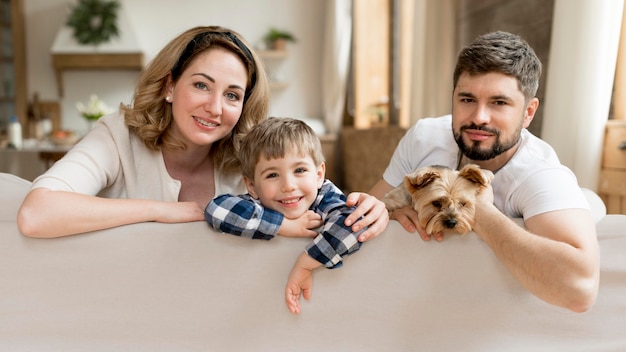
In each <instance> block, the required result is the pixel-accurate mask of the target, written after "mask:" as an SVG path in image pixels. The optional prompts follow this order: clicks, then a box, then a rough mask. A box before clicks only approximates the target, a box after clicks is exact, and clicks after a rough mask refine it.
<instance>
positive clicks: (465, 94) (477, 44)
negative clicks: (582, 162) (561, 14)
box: [371, 32, 599, 312]
mask: <svg viewBox="0 0 626 352" xmlns="http://www.w3.org/2000/svg"><path fill="white" fill-rule="evenodd" d="M540 75H541V62H540V61H539V59H538V58H537V56H536V55H535V53H534V51H533V49H532V48H531V47H530V46H529V45H528V43H526V41H524V40H523V39H522V38H520V37H518V36H516V35H513V34H510V33H505V32H494V33H489V34H486V35H483V36H480V37H478V38H477V39H476V40H475V41H474V42H473V43H472V44H470V45H469V46H468V47H466V48H465V49H463V50H462V51H461V53H460V54H459V57H458V61H457V65H456V68H455V72H454V82H453V83H454V89H453V99H452V115H448V116H443V117H439V118H426V119H421V120H420V121H418V122H417V123H416V125H415V126H413V127H412V128H411V129H410V130H409V131H408V132H407V134H406V135H405V136H404V137H403V139H402V140H401V141H400V143H399V144H398V147H397V148H396V150H395V152H394V155H393V157H392V159H391V162H390V164H389V166H388V167H387V169H386V171H385V173H384V175H383V179H382V180H380V181H379V182H378V183H377V184H376V185H375V186H374V187H373V188H372V190H371V194H372V195H374V196H376V197H379V198H382V197H383V196H384V195H385V194H386V193H387V192H388V191H390V190H391V189H393V188H394V187H395V186H397V185H398V184H400V183H401V182H402V178H403V177H404V175H405V174H408V173H410V172H412V171H414V170H415V169H417V168H419V167H423V166H429V165H433V164H440V165H445V166H448V167H451V168H456V169H459V168H461V167H462V166H464V165H466V164H469V163H474V164H478V165H479V166H480V167H482V168H484V169H489V170H491V171H493V172H494V174H495V177H494V179H493V181H492V183H491V186H490V187H489V188H488V189H487V191H485V192H482V193H481V194H480V195H479V197H478V201H477V205H476V214H475V225H474V228H473V230H474V232H475V233H476V234H477V235H478V236H479V237H480V238H481V239H482V240H484V241H485V243H487V244H488V245H489V247H490V248H491V249H492V250H493V252H494V254H495V255H496V256H497V257H498V258H499V259H500V260H501V261H502V262H503V263H504V265H505V266H506V267H507V268H508V269H509V271H510V272H511V273H512V274H513V275H514V276H515V278H516V279H517V280H518V281H519V282H520V283H521V284H522V285H524V286H525V287H526V288H527V289H528V290H529V291H530V292H532V293H533V294H535V295H536V296H537V297H539V298H541V299H543V300H544V301H546V302H548V303H551V304H555V305H558V306H561V307H565V308H567V309H570V310H572V311H575V312H584V311H586V310H588V309H589V308H590V307H591V306H592V305H593V303H594V301H595V298H596V296H597V292H598V280H599V250H598V243H597V238H596V230H595V222H594V220H593V218H592V215H591V212H590V210H589V204H588V203H587V201H586V199H585V197H584V194H583V193H582V191H581V189H580V187H579V186H578V183H577V180H576V177H575V176H574V174H573V173H572V172H571V171H570V170H569V169H568V168H566V167H565V166H563V165H561V163H560V161H559V159H558V157H557V155H556V153H555V152H554V150H553V149H552V148H551V147H550V146H549V145H548V144H547V143H545V142H543V141H541V140H540V139H539V138H537V137H535V136H533V135H532V134H531V133H530V132H528V131H527V130H526V128H527V127H528V126H529V125H530V123H531V121H532V119H533V117H534V115H535V112H536V111H537V108H538V106H539V100H538V99H537V98H536V97H535V94H536V93H537V88H538V86H539V77H540ZM390 215H391V219H392V220H397V221H398V222H400V224H402V226H403V227H404V228H405V229H406V230H407V231H410V232H413V231H416V230H417V231H418V233H419V234H420V236H421V238H422V239H423V240H429V239H430V237H431V236H429V235H427V234H426V233H425V231H424V229H422V228H420V226H419V225H418V222H417V213H416V212H415V211H414V210H413V209H412V208H409V207H406V208H402V209H398V210H395V211H394V212H393V213H392V214H390ZM511 218H523V219H524V225H525V228H524V227H520V226H518V225H517V224H516V223H515V222H514V221H513V220H512V219H511ZM432 237H434V238H435V239H436V240H438V241H441V240H443V234H442V233H436V234H433V236H432Z"/></svg>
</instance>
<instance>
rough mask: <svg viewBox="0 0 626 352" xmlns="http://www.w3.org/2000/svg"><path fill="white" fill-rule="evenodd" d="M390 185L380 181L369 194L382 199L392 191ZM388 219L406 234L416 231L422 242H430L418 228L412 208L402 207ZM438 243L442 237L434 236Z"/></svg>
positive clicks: (426, 235)
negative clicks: (397, 224)
mask: <svg viewBox="0 0 626 352" xmlns="http://www.w3.org/2000/svg"><path fill="white" fill-rule="evenodd" d="M394 188H395V187H393V186H392V185H390V184H389V183H387V181H385V180H383V179H380V181H378V182H377V183H376V184H375V185H374V187H372V189H371V190H370V194H371V195H373V196H374V197H376V198H378V199H382V198H383V197H384V196H385V194H387V193H389V192H390V191H391V190H392V189H394ZM389 219H391V220H396V221H397V222H399V223H400V225H402V227H403V228H404V229H405V230H406V231H407V232H411V233H412V232H415V231H416V230H417V231H418V233H419V235H420V237H421V238H422V240H424V241H428V240H430V238H431V236H430V235H428V234H427V233H426V230H424V229H422V228H420V226H419V222H418V220H417V212H415V210H413V207H410V206H409V207H404V208H400V209H396V210H394V211H393V212H392V213H391V214H389ZM436 239H437V240H438V241H442V240H443V236H442V235H441V236H436Z"/></svg>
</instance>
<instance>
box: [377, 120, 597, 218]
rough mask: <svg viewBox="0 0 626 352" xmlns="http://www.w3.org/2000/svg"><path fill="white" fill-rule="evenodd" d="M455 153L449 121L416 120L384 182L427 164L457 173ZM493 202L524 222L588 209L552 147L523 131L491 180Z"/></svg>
mask: <svg viewBox="0 0 626 352" xmlns="http://www.w3.org/2000/svg"><path fill="white" fill-rule="evenodd" d="M458 162H459V148H458V146H457V144H456V142H455V141H454V136H453V134H452V116H451V115H446V116H442V117H435V118H425V119H421V120H419V121H418V122H417V123H416V124H415V125H414V126H413V127H412V128H411V129H409V130H408V131H407V133H406V134H405V136H404V137H402V140H400V143H399V144H398V146H397V147H396V150H395V152H394V154H393V156H392V158H391V161H390V163H389V166H387V169H386V170H385V173H384V174H383V179H384V180H385V181H386V182H387V183H389V184H390V185H392V186H394V187H395V186H397V185H399V184H400V183H401V182H402V180H403V178H404V176H405V175H406V174H408V173H411V172H413V171H415V170H416V169H418V168H420V167H424V166H430V165H443V166H447V167H450V168H452V169H456V167H457V165H458ZM491 184H492V187H493V192H494V203H495V205H496V207H497V208H498V209H500V211H502V212H503V213H504V214H506V215H507V216H509V217H511V218H524V219H528V218H530V217H533V216H535V215H537V214H541V213H546V212H549V211H554V210H562V209H574V208H582V209H587V210H589V203H588V202H587V199H586V198H585V196H584V194H583V192H582V190H581V188H580V186H579V185H578V181H577V180H576V176H575V175H574V173H573V172H572V171H571V170H570V169H568V168H567V167H566V166H564V165H562V164H561V162H560V161H559V158H558V156H557V155H556V152H555V151H554V149H552V147H551V146H550V145H549V144H547V143H546V142H544V141H542V140H541V139H539V138H537V137H536V136H534V135H532V134H531V133H530V132H528V130H526V129H524V130H522V134H521V140H520V146H519V148H518V150H517V152H516V153H515V155H513V157H512V158H511V160H509V162H508V163H507V164H506V165H504V166H503V167H502V168H501V169H500V170H498V171H497V172H496V173H495V177H494V179H493V181H492V183H491Z"/></svg>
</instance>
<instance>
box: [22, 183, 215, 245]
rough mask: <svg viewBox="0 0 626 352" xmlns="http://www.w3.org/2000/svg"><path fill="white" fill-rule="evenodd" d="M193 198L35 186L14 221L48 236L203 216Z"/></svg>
mask: <svg viewBox="0 0 626 352" xmlns="http://www.w3.org/2000/svg"><path fill="white" fill-rule="evenodd" d="M203 219H204V216H203V212H202V209H201V208H200V207H198V205H197V204H196V203H195V202H164V201H154V200H141V199H109V198H100V197H95V196H90V195H85V194H80V193H75V192H65V191H51V190H49V189H46V188H35V189H33V190H32V191H30V193H29V194H28V195H27V196H26V198H25V199H24V202H23V203H22V206H21V207H20V209H19V212H18V214H17V225H18V228H19V230H20V232H21V233H22V234H24V235H25V236H29V237H40V238H52V237H62V236H68V235H74V234H79V233H85V232H90V231H95V230H101V229H107V228H112V227H116V226H121V225H127V224H133V223H138V222H146V221H156V222H164V223H175V222H190V221H200V220H203Z"/></svg>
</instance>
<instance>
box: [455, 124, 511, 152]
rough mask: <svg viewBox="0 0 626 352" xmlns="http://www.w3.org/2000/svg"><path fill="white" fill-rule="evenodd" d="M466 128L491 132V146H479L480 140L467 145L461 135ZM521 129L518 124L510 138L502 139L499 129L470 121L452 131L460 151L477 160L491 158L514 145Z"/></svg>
mask: <svg viewBox="0 0 626 352" xmlns="http://www.w3.org/2000/svg"><path fill="white" fill-rule="evenodd" d="M468 129H470V130H479V131H486V132H489V133H492V134H494V135H495V136H496V140H495V142H494V143H493V145H492V146H491V148H489V149H485V148H481V147H480V142H478V141H475V142H472V144H471V145H468V144H466V143H465V142H464V141H463V135H462V133H463V131H465V130H468ZM521 130H522V126H521V124H520V126H518V128H517V129H516V131H515V133H514V134H513V135H512V136H511V139H510V140H508V141H502V140H501V139H500V136H501V134H500V131H499V130H495V129H491V128H489V127H485V126H477V125H475V124H473V123H472V124H471V125H466V126H462V127H461V129H460V130H459V132H456V131H454V140H455V141H456V144H457V145H458V146H459V149H460V150H461V153H463V155H465V156H466V157H467V158H469V159H470V160H477V161H484V160H491V159H493V158H495V157H496V156H498V155H500V154H502V153H504V152H506V151H507V150H509V149H511V148H513V147H515V146H516V145H517V143H518V142H519V140H520V132H521Z"/></svg>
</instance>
